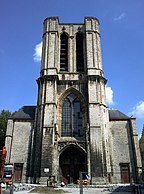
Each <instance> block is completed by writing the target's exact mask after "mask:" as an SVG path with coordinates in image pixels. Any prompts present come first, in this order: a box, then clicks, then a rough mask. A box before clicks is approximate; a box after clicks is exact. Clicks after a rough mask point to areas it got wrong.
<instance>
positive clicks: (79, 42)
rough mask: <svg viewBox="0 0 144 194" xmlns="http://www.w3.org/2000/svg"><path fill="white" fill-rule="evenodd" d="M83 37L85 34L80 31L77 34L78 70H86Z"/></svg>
mask: <svg viewBox="0 0 144 194" xmlns="http://www.w3.org/2000/svg"><path fill="white" fill-rule="evenodd" d="M83 38H84V37H83V34H82V33H80V32H78V33H77V35H76V63H77V71H78V72H82V71H84V53H83V49H84V48H83Z"/></svg>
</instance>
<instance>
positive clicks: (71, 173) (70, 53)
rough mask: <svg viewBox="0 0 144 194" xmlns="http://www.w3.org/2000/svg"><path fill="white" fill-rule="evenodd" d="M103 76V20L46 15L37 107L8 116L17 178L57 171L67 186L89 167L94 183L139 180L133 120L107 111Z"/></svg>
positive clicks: (9, 145) (42, 179) (40, 176)
mask: <svg viewBox="0 0 144 194" xmlns="http://www.w3.org/2000/svg"><path fill="white" fill-rule="evenodd" d="M106 82H107V80H106V78H105V77H104V73H103V68H102V54H101V46H100V31H99V21H98V19H97V18H94V17H85V19H84V23H76V24H75V23H69V24H68V23H59V19H58V17H49V18H46V19H45V21H44V30H43V48H42V65H41V71H40V77H39V78H38V80H37V83H38V101H37V106H36V107H30V106H25V107H22V108H21V109H20V110H19V111H18V112H17V113H15V114H14V115H13V117H12V118H11V119H9V121H8V127H7V138H6V146H7V151H8V156H7V158H8V159H9V161H11V162H13V163H15V169H18V168H19V169H21V177H20V178H17V179H18V180H21V181H27V182H28V181H32V182H45V181H46V180H47V176H50V175H52V176H55V178H56V180H57V181H63V182H64V183H65V184H68V183H76V182H77V180H78V179H79V174H80V172H86V173H87V174H88V176H89V177H90V178H91V181H92V184H95V183H106V182H113V183H120V182H123V183H128V182H130V181H134V182H137V180H138V167H139V168H140V167H141V162H140V154H139V147H138V138H137V131H136V125H135V119H134V118H130V117H128V116H126V115H125V114H123V113H121V112H120V111H118V110H108V107H107V104H106ZM19 130H21V133H22V134H23V136H22V137H21V136H19V137H18V134H19ZM20 138H21V139H20ZM22 144H23V145H25V146H23V145H22ZM19 148H20V149H19ZM20 153H22V154H20ZM46 171H47V173H46ZM17 174H18V173H17ZM131 175H133V176H131ZM15 180H16V178H15Z"/></svg>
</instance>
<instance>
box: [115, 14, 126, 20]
mask: <svg viewBox="0 0 144 194" xmlns="http://www.w3.org/2000/svg"><path fill="white" fill-rule="evenodd" d="M125 15H126V14H125V13H121V14H120V15H119V16H117V17H115V18H114V21H120V20H122V19H124V18H125Z"/></svg>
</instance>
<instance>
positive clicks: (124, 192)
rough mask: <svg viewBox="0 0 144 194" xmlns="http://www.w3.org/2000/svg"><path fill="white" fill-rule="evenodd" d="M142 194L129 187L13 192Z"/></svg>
mask: <svg viewBox="0 0 144 194" xmlns="http://www.w3.org/2000/svg"><path fill="white" fill-rule="evenodd" d="M28 193H31V194H38V193H41V194H46V193H48V194H66V193H71V194H102V193H103V194H134V193H135V194H144V190H142V189H141V192H140V190H139V187H137V190H135V192H134V191H133V190H132V188H131V187H130V185H114V186H110V187H103V188H83V191H82V192H81V193H80V188H73V187H71V188H70V187H69V188H67V187H58V188H51V187H46V186H43V187H39V186H38V187H37V188H36V189H31V190H29V191H26V190H21V191H19V189H18V190H17V191H14V194H28ZM6 194H9V193H6Z"/></svg>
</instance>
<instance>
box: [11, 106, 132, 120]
mask: <svg viewBox="0 0 144 194" xmlns="http://www.w3.org/2000/svg"><path fill="white" fill-rule="evenodd" d="M35 110H36V106H23V107H21V108H20V109H19V110H18V111H17V112H15V113H14V114H13V115H12V116H11V118H12V119H24V120H25V119H26V120H27V119H28V120H34V119H35ZM109 119H110V120H127V119H129V117H128V116H127V115H125V114H124V113H122V112H120V111H119V110H109Z"/></svg>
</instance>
